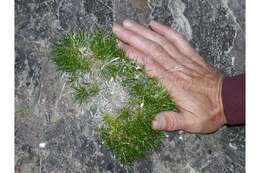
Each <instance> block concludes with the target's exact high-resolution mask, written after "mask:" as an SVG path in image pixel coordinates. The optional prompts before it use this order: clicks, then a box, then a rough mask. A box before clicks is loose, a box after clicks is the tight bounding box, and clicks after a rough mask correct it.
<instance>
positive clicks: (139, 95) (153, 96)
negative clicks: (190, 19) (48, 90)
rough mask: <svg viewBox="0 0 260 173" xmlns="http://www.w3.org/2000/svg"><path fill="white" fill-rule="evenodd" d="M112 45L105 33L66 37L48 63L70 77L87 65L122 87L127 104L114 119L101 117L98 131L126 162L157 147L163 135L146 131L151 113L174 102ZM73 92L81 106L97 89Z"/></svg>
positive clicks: (142, 155) (113, 40)
mask: <svg viewBox="0 0 260 173" xmlns="http://www.w3.org/2000/svg"><path fill="white" fill-rule="evenodd" d="M116 45H117V41H116V38H115V37H114V36H112V35H111V33H109V32H104V31H100V30H99V31H97V32H95V33H91V34H83V33H81V34H68V35H67V36H65V38H64V40H63V41H62V42H61V43H60V44H58V46H57V47H56V49H55V50H54V63H55V64H56V65H57V69H58V70H59V71H62V72H64V73H69V74H70V76H72V77H75V76H76V78H77V77H78V76H80V75H82V74H85V73H88V72H91V67H95V68H99V69H100V70H101V74H102V76H103V78H107V79H109V78H111V77H112V78H114V79H115V80H117V81H118V82H120V83H121V85H122V86H123V87H124V88H125V89H127V91H128V93H129V100H128V102H129V104H128V105H127V106H125V107H124V108H122V109H121V110H120V111H118V112H117V113H116V114H115V115H111V114H104V116H103V122H104V125H103V127H101V128H100V129H98V132H99V134H100V137H101V139H102V140H103V141H104V143H105V144H106V145H107V146H108V147H109V148H110V149H111V150H112V152H113V153H114V155H115V156H116V158H118V159H119V160H120V162H121V163H123V164H129V163H133V162H134V161H136V160H138V159H141V158H144V157H145V156H146V154H147V153H148V152H151V151H154V150H156V149H158V148H159V147H160V144H161V142H162V139H163V137H164V133H163V132H158V131H154V130H152V128H151V122H152V120H153V118H154V116H155V115H156V114H157V113H159V112H161V111H168V110H173V109H175V103H174V102H173V101H172V100H171V98H170V96H169V94H168V93H167V91H166V89H165V88H164V87H162V86H161V85H160V84H159V82H158V79H156V78H151V77H148V76H146V75H145V73H144V68H143V67H139V66H137V65H136V63H135V62H132V61H130V60H128V59H127V57H126V56H125V54H124V52H123V51H122V50H121V49H119V48H117V46H116ZM82 50H90V53H88V54H84V53H82ZM79 78H80V77H79ZM72 81H75V80H72ZM92 85H93V84H92ZM75 91H76V92H75V98H76V100H79V102H80V103H82V102H84V101H85V100H86V99H87V98H88V97H89V96H93V95H95V94H96V93H97V92H98V86H97V85H96V86H95V87H93V86H92V87H84V86H80V87H78V88H76V89H75Z"/></svg>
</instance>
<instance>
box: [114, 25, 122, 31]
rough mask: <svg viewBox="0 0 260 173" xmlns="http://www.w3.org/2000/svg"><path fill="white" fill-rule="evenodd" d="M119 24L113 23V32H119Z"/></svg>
mask: <svg viewBox="0 0 260 173" xmlns="http://www.w3.org/2000/svg"><path fill="white" fill-rule="evenodd" d="M121 28H122V27H121V26H120V25H118V24H114V26H113V32H119V31H120V30H121Z"/></svg>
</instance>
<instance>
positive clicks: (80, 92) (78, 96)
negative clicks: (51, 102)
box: [74, 84, 99, 104]
mask: <svg viewBox="0 0 260 173" xmlns="http://www.w3.org/2000/svg"><path fill="white" fill-rule="evenodd" d="M74 89H75V91H74V98H75V100H76V101H78V102H79V103H80V104H82V103H83V102H84V101H86V100H87V99H88V98H89V97H92V96H95V95H96V94H97V93H98V91H99V87H98V85H97V84H90V85H89V86H83V85H80V86H79V87H74Z"/></svg>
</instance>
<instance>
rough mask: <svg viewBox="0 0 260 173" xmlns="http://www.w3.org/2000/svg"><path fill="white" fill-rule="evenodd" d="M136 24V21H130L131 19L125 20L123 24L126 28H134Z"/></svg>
mask: <svg viewBox="0 0 260 173" xmlns="http://www.w3.org/2000/svg"><path fill="white" fill-rule="evenodd" d="M133 24H134V21H132V20H130V19H125V20H124V22H123V25H124V26H132V25H133Z"/></svg>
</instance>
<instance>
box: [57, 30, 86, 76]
mask: <svg viewBox="0 0 260 173" xmlns="http://www.w3.org/2000/svg"><path fill="white" fill-rule="evenodd" d="M88 37H89V36H88V35H87V34H84V33H81V34H75V33H72V34H68V35H66V36H65V37H64V39H63V41H62V43H61V44H59V45H58V46H57V47H56V48H55V50H54V58H53V62H54V63H55V64H56V66H57V70H59V71H61V72H65V73H67V74H69V75H70V77H71V78H77V77H79V76H80V75H81V74H84V73H85V72H87V71H89V70H90V65H91V61H90V58H89V57H88V58H87V57H86V55H85V51H86V48H87V47H88V45H87V43H88Z"/></svg>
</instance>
